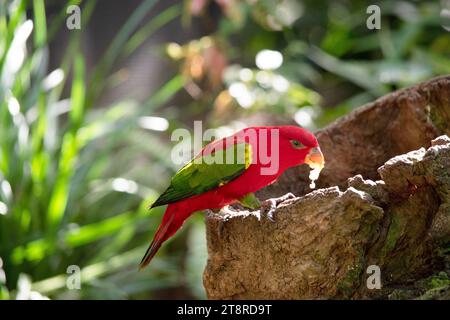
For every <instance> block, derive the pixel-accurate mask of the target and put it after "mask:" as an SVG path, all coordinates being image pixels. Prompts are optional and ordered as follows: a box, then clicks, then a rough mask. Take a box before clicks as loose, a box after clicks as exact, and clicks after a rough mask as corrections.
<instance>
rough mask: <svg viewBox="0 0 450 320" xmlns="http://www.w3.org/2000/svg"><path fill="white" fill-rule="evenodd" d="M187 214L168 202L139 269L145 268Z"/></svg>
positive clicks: (181, 223)
mask: <svg viewBox="0 0 450 320" xmlns="http://www.w3.org/2000/svg"><path fill="white" fill-rule="evenodd" d="M188 216H189V214H186V212H180V211H179V210H178V208H177V206H176V205H174V204H169V205H168V206H167V209H166V212H165V213H164V217H163V220H162V222H161V224H160V225H159V227H158V230H157V231H156V233H155V236H154V237H153V241H152V243H151V244H150V246H149V247H148V249H147V252H146V253H145V255H144V257H143V258H142V260H141V263H140V264H139V269H140V270H142V269H143V268H145V267H146V266H147V265H148V264H149V263H150V261H151V260H152V259H153V257H154V256H155V254H156V252H157V251H158V250H159V248H160V247H161V245H162V244H163V242H164V241H166V240H167V239H168V238H170V236H172V235H173V234H174V233H175V232H176V231H177V230H178V229H179V228H180V227H181V226H182V225H183V222H184V220H186V218H187V217H188Z"/></svg>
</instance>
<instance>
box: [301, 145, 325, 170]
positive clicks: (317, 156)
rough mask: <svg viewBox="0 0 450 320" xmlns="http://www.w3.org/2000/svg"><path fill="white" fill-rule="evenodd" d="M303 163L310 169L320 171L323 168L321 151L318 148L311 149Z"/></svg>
mask: <svg viewBox="0 0 450 320" xmlns="http://www.w3.org/2000/svg"><path fill="white" fill-rule="evenodd" d="M305 163H306V164H308V165H309V166H310V168H311V169H319V171H320V170H322V169H323V167H324V166H325V158H324V157H323V154H322V151H320V148H319V147H317V148H312V149H311V150H310V151H309V153H308V155H307V156H306V158H305Z"/></svg>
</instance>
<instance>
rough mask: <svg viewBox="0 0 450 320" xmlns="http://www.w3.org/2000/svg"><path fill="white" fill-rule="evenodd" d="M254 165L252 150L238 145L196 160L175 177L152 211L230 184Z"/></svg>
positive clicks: (179, 171) (243, 145)
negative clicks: (252, 162)
mask: <svg viewBox="0 0 450 320" xmlns="http://www.w3.org/2000/svg"><path fill="white" fill-rule="evenodd" d="M250 163H251V146H250V145H249V144H247V143H238V144H235V145H233V146H230V147H228V148H226V149H223V150H216V151H213V152H212V153H211V154H209V155H204V156H202V157H200V156H198V157H196V158H194V159H192V160H191V161H190V162H189V163H187V164H186V165H185V166H184V167H182V168H181V169H180V170H178V172H177V173H176V174H175V175H174V176H173V177H172V180H171V182H170V186H169V187H168V188H167V190H166V191H164V193H163V194H162V195H161V196H160V197H159V198H158V200H156V202H155V203H153V204H152V206H151V208H154V207H157V206H162V205H165V204H169V203H172V202H176V201H179V200H183V199H186V198H189V197H191V196H194V195H198V194H202V193H204V192H207V191H209V190H211V189H214V188H217V187H219V186H222V185H224V184H227V183H228V182H230V181H231V180H233V179H235V178H237V177H239V176H240V175H241V174H242V173H243V172H244V171H245V170H246V169H247V168H248V167H249V165H250Z"/></svg>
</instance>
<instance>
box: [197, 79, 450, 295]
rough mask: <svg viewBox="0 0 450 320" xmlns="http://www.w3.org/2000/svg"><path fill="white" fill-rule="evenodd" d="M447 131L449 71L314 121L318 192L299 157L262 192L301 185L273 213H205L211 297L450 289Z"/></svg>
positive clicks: (449, 130)
mask: <svg viewBox="0 0 450 320" xmlns="http://www.w3.org/2000/svg"><path fill="white" fill-rule="evenodd" d="M445 134H446V135H450V77H442V78H437V79H433V80H431V81H429V82H426V83H423V84H420V85H417V86H415V87H412V88H409V89H405V90H400V91H398V92H395V93H392V94H390V95H388V96H386V97H383V98H381V99H379V100H377V101H375V102H373V103H371V104H369V105H366V106H364V107H361V108H360V109H358V110H356V111H355V112H353V113H351V114H349V115H348V116H346V117H344V118H342V119H340V120H338V121H336V122H335V123H333V124H331V125H330V126H328V127H327V128H325V129H323V130H321V131H319V132H317V137H318V139H319V143H320V145H321V148H322V151H323V153H324V155H325V159H326V166H325V169H324V170H323V172H322V174H321V177H320V179H319V181H318V186H319V187H321V189H318V190H316V191H313V192H309V191H310V190H309V187H308V185H309V181H308V179H307V173H308V169H306V168H304V167H302V168H295V169H292V170H289V171H288V172H287V173H286V174H285V175H283V177H282V178H281V179H280V180H279V182H278V183H276V184H274V185H272V186H270V187H268V188H265V190H263V191H261V192H260V193H259V196H260V197H261V198H267V197H275V196H279V195H282V194H284V193H286V192H289V191H290V192H293V193H294V194H296V195H303V196H301V197H299V198H297V199H293V200H288V201H286V202H284V203H282V204H280V205H279V207H278V208H277V212H276V213H275V220H276V222H275V223H272V222H270V221H268V220H267V219H266V218H265V217H260V214H259V211H255V212H248V211H240V212H238V213H237V214H236V215H233V216H226V215H225V214H223V213H221V212H219V213H217V214H214V213H209V214H208V215H207V217H206V225H207V242H208V254H209V258H208V263H207V266H206V269H205V272H204V286H205V288H206V292H207V295H208V297H209V298H211V299H328V298H338V299H339V298H368V297H370V298H386V297H390V298H412V297H424V298H436V297H446V296H448V295H449V292H450V290H449V285H450V278H449V274H448V251H449V250H448V247H449V246H448V243H449V242H450V139H449V138H448V137H447V136H446V135H445ZM439 135H442V136H440V137H438V138H436V137H437V136H439ZM308 192H309V193H308ZM446 248H447V249H446ZM370 265H376V266H379V267H380V270H381V279H382V289H381V290H376V289H374V290H370V289H368V288H367V285H366V281H367V278H368V277H369V274H367V273H366V271H367V267H368V266H370ZM446 270H447V271H446ZM439 272H440V273H439Z"/></svg>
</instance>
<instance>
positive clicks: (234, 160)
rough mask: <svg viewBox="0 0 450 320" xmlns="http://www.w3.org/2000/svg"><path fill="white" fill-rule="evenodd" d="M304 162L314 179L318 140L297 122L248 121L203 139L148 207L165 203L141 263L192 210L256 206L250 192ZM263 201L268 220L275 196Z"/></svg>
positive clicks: (317, 169)
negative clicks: (217, 136)
mask: <svg viewBox="0 0 450 320" xmlns="http://www.w3.org/2000/svg"><path fill="white" fill-rule="evenodd" d="M304 163H306V164H308V165H309V166H310V167H311V168H312V169H314V170H313V171H312V172H314V173H313V174H310V177H311V178H312V179H313V180H315V179H317V177H318V173H319V172H320V170H321V169H322V168H323V166H324V158H323V155H322V152H321V151H320V148H319V144H318V142H317V139H316V138H315V137H314V135H313V134H312V133H310V132H309V131H307V130H305V129H303V128H300V127H296V126H271V127H249V128H245V129H243V130H241V131H239V132H237V133H235V134H234V135H232V136H230V137H226V138H223V139H220V140H216V141H213V142H211V143H210V144H208V145H206V146H205V147H204V148H203V149H202V150H201V152H200V153H199V154H198V155H197V156H195V157H194V158H193V159H192V160H191V161H190V162H189V163H187V164H186V165H185V166H184V167H182V168H181V169H180V170H178V172H177V173H176V174H175V175H174V176H173V177H172V179H171V183H170V186H169V187H168V188H167V190H166V191H165V192H164V193H163V194H162V195H161V196H160V197H159V198H158V199H157V200H156V201H155V202H154V203H153V204H152V206H151V208H154V207H157V206H161V205H166V204H167V205H168V206H167V209H166V211H165V213H164V217H163V219H162V222H161V224H160V226H159V227H158V230H157V231H156V234H155V236H154V238H153V241H152V243H151V244H150V247H149V248H148V249H147V252H146V253H145V255H144V257H143V258H142V261H141V263H140V269H142V268H144V267H145V266H147V265H148V264H149V263H150V261H151V259H152V258H153V257H154V255H155V254H156V252H157V251H158V249H159V248H160V247H161V244H162V243H163V242H164V241H166V240H167V239H168V238H169V237H171V236H172V235H173V234H174V233H175V232H176V231H177V230H178V229H179V228H180V227H181V226H182V225H183V223H184V221H185V220H186V219H187V218H188V217H189V216H190V215H191V214H192V213H194V212H196V211H200V210H206V209H211V210H218V209H221V208H223V207H225V206H227V205H229V204H232V203H236V202H238V203H240V204H242V205H243V206H244V207H247V208H251V209H257V208H259V207H260V206H261V204H260V202H259V201H258V199H257V198H256V197H255V196H254V194H253V192H255V191H257V190H259V189H261V188H263V187H265V186H267V185H270V184H272V183H273V182H275V181H276V180H277V179H278V177H279V176H280V175H281V174H282V173H283V172H284V171H285V170H286V169H288V168H290V167H293V166H297V165H301V164H304ZM290 196H293V195H287V197H290ZM279 199H281V200H284V199H286V197H282V198H279ZM265 204H269V205H270V206H271V207H270V210H269V211H268V217H269V218H270V219H271V220H272V213H273V211H274V209H275V208H276V201H275V200H274V199H269V200H267V202H266V203H265Z"/></svg>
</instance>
